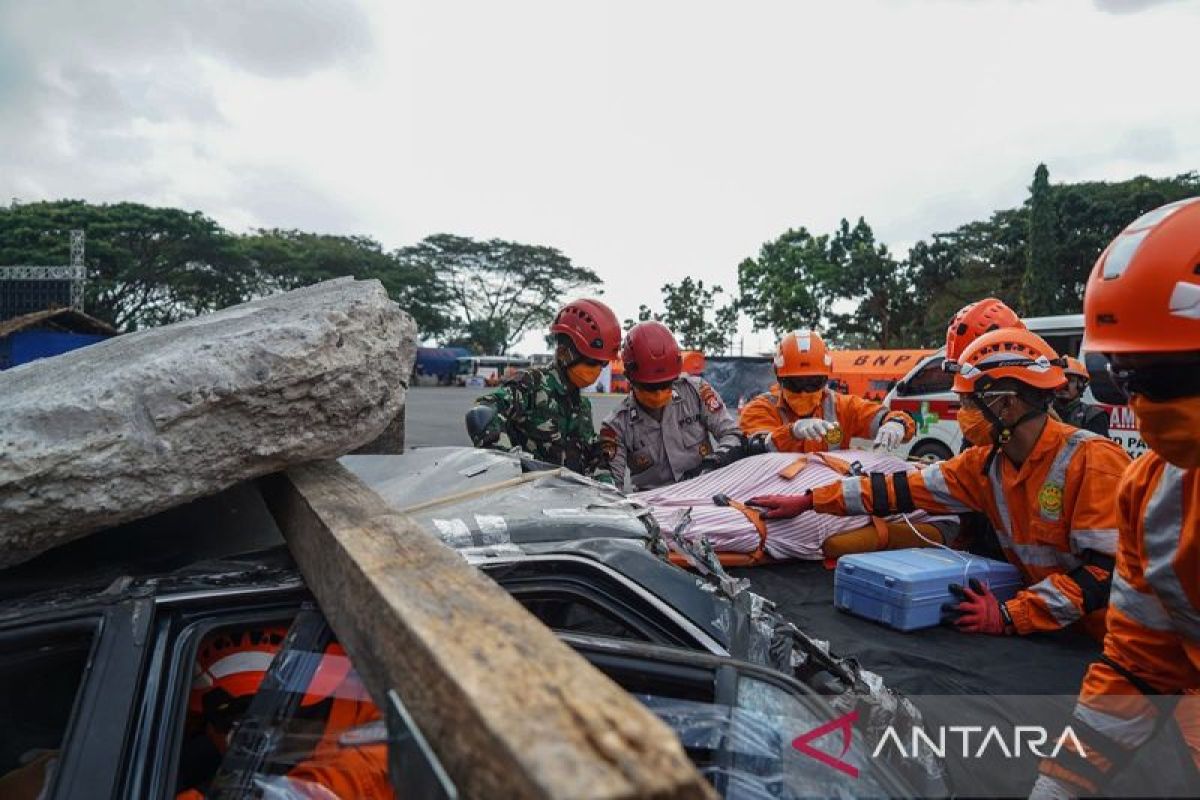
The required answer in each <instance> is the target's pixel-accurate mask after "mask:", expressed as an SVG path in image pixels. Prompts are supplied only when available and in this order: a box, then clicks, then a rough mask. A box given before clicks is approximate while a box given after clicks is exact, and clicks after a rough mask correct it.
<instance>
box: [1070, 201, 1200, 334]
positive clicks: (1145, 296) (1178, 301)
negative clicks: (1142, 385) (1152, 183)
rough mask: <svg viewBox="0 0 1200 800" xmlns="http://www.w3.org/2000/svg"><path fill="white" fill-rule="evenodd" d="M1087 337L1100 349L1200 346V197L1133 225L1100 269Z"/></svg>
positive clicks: (1087, 296) (1090, 294)
mask: <svg viewBox="0 0 1200 800" xmlns="http://www.w3.org/2000/svg"><path fill="white" fill-rule="evenodd" d="M1083 316H1084V322H1083V325H1084V340H1085V341H1086V343H1087V347H1088V349H1089V350H1092V351H1095V352H1098V353H1160V352H1170V351H1176V352H1178V351H1184V350H1200V197H1189V198H1188V199H1186V200H1179V201H1177V202H1174V203H1168V204H1167V205H1165V206H1159V207H1158V208H1156V209H1154V210H1153V211H1149V212H1147V213H1145V214H1143V215H1142V216H1140V217H1138V218H1137V219H1135V220H1134V221H1133V222H1131V223H1129V225H1128V227H1126V228H1125V230H1123V231H1121V234H1120V235H1119V236H1117V238H1115V239H1113V240H1112V243H1111V244H1109V246H1108V247H1107V248H1105V250H1104V252H1103V253H1101V254H1100V258H1098V259H1096V265H1095V266H1094V267H1092V274H1091V276H1089V277H1088V282H1087V289H1086V290H1085V291H1084V293H1083Z"/></svg>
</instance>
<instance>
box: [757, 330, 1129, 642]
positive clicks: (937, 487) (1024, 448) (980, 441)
mask: <svg viewBox="0 0 1200 800" xmlns="http://www.w3.org/2000/svg"><path fill="white" fill-rule="evenodd" d="M1057 361H1058V358H1057V356H1056V355H1055V353H1054V351H1053V350H1051V348H1050V346H1049V345H1048V344H1046V342H1045V341H1043V340H1042V339H1041V337H1039V336H1037V335H1036V334H1034V333H1031V332H1029V331H1026V330H1023V329H1018V328H1007V329H1000V330H995V331H992V332H991V333H986V334H984V335H983V336H980V337H979V338H978V339H976V340H975V341H974V342H972V343H971V344H970V346H968V347H967V349H966V350H965V351H964V352H963V353H962V355H961V360H960V362H959V364H960V369H959V371H958V372H957V374H956V375H955V378H954V391H955V392H957V393H958V396H959V398H960V402H961V403H962V407H961V409H960V410H959V412H958V424H959V427H960V428H961V429H962V432H963V436H964V437H965V438H966V439H967V440H968V441H970V442H971V443H972V444H974V445H978V446H976V447H970V448H968V449H967V450H965V451H964V452H962V453H960V454H959V455H957V456H955V457H954V458H951V459H950V460H948V461H943V462H941V463H938V464H932V465H930V466H928V467H925V468H924V469H922V470H921V471H920V472H915V473H911V474H906V473H903V472H900V473H894V474H892V475H885V474H882V473H876V474H872V475H870V476H868V477H850V478H846V479H844V480H843V481H841V482H840V483H835V484H832V485H828V486H822V487H819V488H817V489H815V490H813V491H812V492H809V493H807V494H804V495H798V496H791V497H789V496H783V495H769V496H765V497H756V498H752V499H751V500H750V502H751V503H752V504H755V505H758V506H760V507H762V508H765V509H767V510H768V511H767V514H766V516H767V518H768V519H773V518H783V517H791V516H795V515H796V514H798V513H801V512H803V511H808V510H814V509H815V510H816V511H819V512H821V513H826V514H840V515H850V514H875V515H876V516H887V515H890V514H896V513H904V512H908V511H912V510H913V509H914V508H920V509H922V510H923V511H927V512H931V513H946V512H950V513H962V512H965V511H982V512H984V513H985V514H987V516H988V518H989V520H990V521H991V523H992V524H993V525H994V526H995V528H996V531H997V533H998V535H999V537H1000V544H1001V547H1002V548H1003V551H1004V554H1005V556H1006V557H1007V558H1008V560H1009V561H1010V562H1011V563H1012V564H1014V565H1015V566H1016V567H1017V568H1018V569H1020V570H1021V573H1022V576H1023V578H1024V580H1025V583H1026V586H1027V588H1026V589H1024V590H1022V591H1021V592H1019V593H1018V594H1017V595H1016V597H1014V598H1013V599H1011V600H1009V601H1007V602H1006V603H1001V602H999V601H998V600H997V599H996V597H995V595H993V594H992V593H991V591H990V590H988V588H987V587H986V586H983V585H981V584H978V583H976V582H973V585H972V586H968V587H957V586H955V587H952V589H951V591H952V592H954V593H955V594H958V595H959V596H960V598H961V602H960V603H958V604H956V605H954V606H952V607H951V608H948V609H946V611H947V614H948V616H949V617H950V618H952V619H953V620H954V623H955V625H956V626H957V627H958V629H959V630H961V631H964V632H968V633H990V634H1006V633H1019V634H1026V633H1033V632H1035V631H1052V630H1057V629H1059V628H1062V627H1065V626H1067V625H1070V624H1072V623H1075V622H1078V621H1080V620H1084V619H1086V623H1085V627H1086V629H1087V630H1088V632H1089V633H1091V634H1092V635H1093V636H1094V637H1096V638H1099V636H1100V635H1101V633H1102V631H1103V615H1104V608H1105V606H1106V605H1107V603H1108V593H1109V585H1110V581H1111V569H1112V559H1113V555H1114V553H1115V550H1116V539H1117V530H1116V528H1117V524H1116V523H1117V520H1116V506H1115V505H1114V504H1113V497H1115V496H1116V490H1117V484H1118V482H1119V480H1120V478H1121V473H1122V472H1123V471H1124V469H1125V467H1126V466H1128V464H1129V457H1128V456H1127V455H1125V451H1123V450H1122V449H1121V448H1120V447H1118V446H1117V445H1116V444H1114V443H1113V442H1111V441H1109V440H1108V439H1105V438H1103V437H1100V436H1097V435H1095V434H1093V433H1091V432H1090V431H1082V430H1079V429H1078V428H1074V427H1071V426H1069V425H1064V424H1063V423H1061V422H1057V421H1055V420H1052V419H1050V418H1049V417H1048V415H1047V409H1048V408H1049V406H1050V402H1051V400H1052V398H1053V391H1054V390H1055V389H1056V388H1058V387H1059V386H1061V385H1062V383H1063V381H1064V379H1065V378H1064V375H1063V371H1062V368H1061V367H1060V366H1058V365H1057V364H1056V362H1057Z"/></svg>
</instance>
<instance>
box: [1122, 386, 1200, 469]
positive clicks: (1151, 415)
mask: <svg viewBox="0 0 1200 800" xmlns="http://www.w3.org/2000/svg"><path fill="white" fill-rule="evenodd" d="M1129 407H1130V408H1132V409H1133V413H1134V414H1137V425H1138V432H1139V433H1141V434H1142V438H1143V439H1145V440H1146V444H1147V445H1149V446H1150V449H1151V450H1153V451H1154V452H1156V453H1158V454H1159V455H1160V456H1162V457H1163V458H1165V459H1166V460H1167V461H1169V462H1171V463H1172V464H1174V465H1175V466H1177V467H1180V468H1181V469H1194V468H1196V467H1200V397H1180V398H1178V399H1176V400H1164V401H1162V402H1160V403H1155V402H1154V401H1152V400H1147V399H1146V398H1145V397H1143V396H1142V395H1140V394H1135V395H1134V396H1133V397H1131V398H1130V399H1129Z"/></svg>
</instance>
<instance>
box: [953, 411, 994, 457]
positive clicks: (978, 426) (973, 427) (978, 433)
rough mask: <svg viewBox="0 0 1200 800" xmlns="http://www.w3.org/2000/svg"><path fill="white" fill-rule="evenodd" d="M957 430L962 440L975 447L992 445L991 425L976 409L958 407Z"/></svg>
mask: <svg viewBox="0 0 1200 800" xmlns="http://www.w3.org/2000/svg"><path fill="white" fill-rule="evenodd" d="M958 429H959V430H960V431H962V435H963V438H964V439H966V440H967V441H968V442H970V443H971V444H973V445H975V446H976V447H981V446H983V445H989V444H991V443H992V423H990V422H988V421H987V419H986V418H985V417H984V416H983V412H982V411H980V410H979V409H978V408H967V407H966V406H959V407H958Z"/></svg>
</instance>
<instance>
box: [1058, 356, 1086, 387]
mask: <svg viewBox="0 0 1200 800" xmlns="http://www.w3.org/2000/svg"><path fill="white" fill-rule="evenodd" d="M1063 372H1064V373H1066V375H1067V377H1070V376H1072V375H1074V376H1075V377H1076V378H1083V380H1085V381H1089V380H1091V376H1090V375H1088V371H1087V367H1085V366H1084V365H1083V362H1082V361H1080V360H1079V359H1078V358H1074V357H1073V356H1067V366H1066V369H1064V370H1063Z"/></svg>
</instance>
